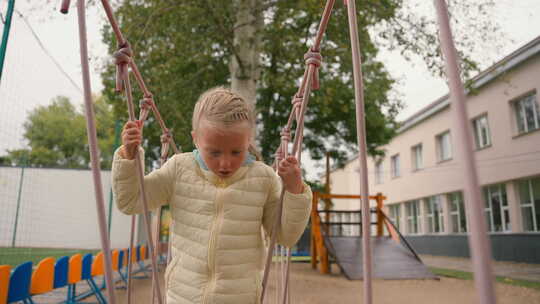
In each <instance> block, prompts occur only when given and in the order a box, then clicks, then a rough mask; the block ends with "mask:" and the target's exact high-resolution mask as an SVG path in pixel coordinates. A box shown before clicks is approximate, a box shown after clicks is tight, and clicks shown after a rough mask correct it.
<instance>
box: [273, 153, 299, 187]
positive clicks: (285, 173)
mask: <svg viewBox="0 0 540 304" xmlns="http://www.w3.org/2000/svg"><path fill="white" fill-rule="evenodd" d="M278 174H279V176H281V178H282V179H283V186H284V187H285V190H287V191H288V192H290V193H293V194H299V193H302V192H303V191H304V184H303V183H302V171H301V170H300V166H298V160H297V159H296V157H294V156H288V157H287V158H285V159H283V160H281V162H279V165H278Z"/></svg>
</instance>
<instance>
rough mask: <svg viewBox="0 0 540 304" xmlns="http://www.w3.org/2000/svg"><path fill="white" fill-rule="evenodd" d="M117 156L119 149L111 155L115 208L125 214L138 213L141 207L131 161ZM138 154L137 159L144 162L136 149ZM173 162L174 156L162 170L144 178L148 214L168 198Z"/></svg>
mask: <svg viewBox="0 0 540 304" xmlns="http://www.w3.org/2000/svg"><path fill="white" fill-rule="evenodd" d="M118 152H119V149H118V150H116V152H115V153H114V159H113V164H112V174H111V175H112V188H113V194H114V197H115V201H116V206H117V207H118V209H119V210H120V211H122V212H123V213H125V214H137V213H142V212H143V206H142V200H141V197H140V186H139V178H138V175H137V168H136V165H135V160H128V159H123V158H122V157H120V155H119V154H118ZM139 153H140V154H141V156H142V157H141V159H144V150H142V149H140V150H139ZM177 158H178V155H175V156H173V157H172V158H170V159H169V160H168V161H167V162H166V163H165V164H164V165H163V167H161V168H159V169H157V170H154V171H152V172H151V173H150V174H148V175H146V176H145V177H144V190H145V192H146V198H147V202H148V210H152V209H155V208H157V207H159V206H162V205H166V204H168V203H169V201H170V199H171V198H172V195H173V193H174V192H173V191H174V181H175V176H176V162H177ZM143 168H144V165H143Z"/></svg>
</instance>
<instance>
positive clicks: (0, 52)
mask: <svg viewBox="0 0 540 304" xmlns="http://www.w3.org/2000/svg"><path fill="white" fill-rule="evenodd" d="M14 10H15V0H9V2H8V9H7V14H6V22H5V23H4V33H3V34H2V44H1V45H0V82H1V81H2V71H3V70H4V59H6V51H7V44H8V38H9V30H10V29H11V17H12V16H13V11H14Z"/></svg>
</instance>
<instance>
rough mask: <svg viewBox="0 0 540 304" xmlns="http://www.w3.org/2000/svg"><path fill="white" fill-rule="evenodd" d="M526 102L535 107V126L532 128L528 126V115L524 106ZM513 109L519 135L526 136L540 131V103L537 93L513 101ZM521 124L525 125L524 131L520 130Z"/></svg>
mask: <svg viewBox="0 0 540 304" xmlns="http://www.w3.org/2000/svg"><path fill="white" fill-rule="evenodd" d="M526 102H531V103H532V106H533V123H534V126H533V127H532V128H530V127H529V125H528V124H527V113H526V112H525V106H524V104H525V103H526ZM512 108H513V109H514V114H515V115H514V118H515V120H516V130H517V134H525V133H529V132H531V131H534V130H538V129H540V107H539V106H538V101H537V99H536V91H535V92H533V93H531V94H527V95H525V96H523V97H520V98H517V99H516V100H514V101H512ZM520 122H521V123H522V124H523V130H520Z"/></svg>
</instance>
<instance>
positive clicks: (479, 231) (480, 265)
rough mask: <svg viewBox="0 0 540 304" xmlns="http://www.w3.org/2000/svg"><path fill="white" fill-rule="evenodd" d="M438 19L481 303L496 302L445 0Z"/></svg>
mask: <svg viewBox="0 0 540 304" xmlns="http://www.w3.org/2000/svg"><path fill="white" fill-rule="evenodd" d="M434 4H435V8H436V9H437V19H438V22H439V29H440V42H441V48H442V51H443V54H444V59H445V63H446V73H447V77H448V82H449V86H450V100H451V102H452V106H451V109H452V115H453V120H454V128H455V130H456V131H457V132H456V137H457V140H456V141H457V142H459V143H460V144H459V145H457V149H458V153H459V155H458V159H461V160H463V165H462V169H463V178H464V184H465V187H464V194H465V198H466V201H467V202H468V204H466V208H467V214H468V215H469V224H470V228H471V233H470V234H469V238H468V239H469V246H470V248H471V256H472V261H473V268H474V282H475V285H476V290H477V291H478V296H479V298H480V303H482V304H488V303H489V304H494V303H495V302H496V299H495V292H494V288H493V274H492V269H491V253H490V248H491V245H490V241H489V239H488V237H487V228H486V227H487V225H486V219H485V217H484V211H483V206H482V197H481V194H480V185H479V183H478V173H477V170H476V165H475V160H474V151H473V148H472V138H471V134H472V132H471V130H470V124H469V119H468V117H469V116H468V115H467V109H466V107H465V90H464V89H463V83H462V82H461V77H460V75H459V67H458V55H457V52H456V49H455V46H454V40H453V38H452V30H451V28H450V20H449V17H448V8H447V6H446V2H445V1H444V0H435V2H434Z"/></svg>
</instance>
